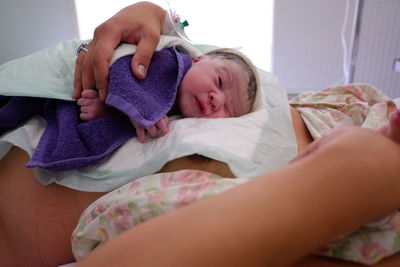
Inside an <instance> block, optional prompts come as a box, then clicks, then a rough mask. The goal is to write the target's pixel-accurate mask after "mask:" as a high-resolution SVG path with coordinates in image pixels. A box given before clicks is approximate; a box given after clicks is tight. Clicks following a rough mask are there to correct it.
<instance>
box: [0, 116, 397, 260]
mask: <svg viewBox="0 0 400 267" xmlns="http://www.w3.org/2000/svg"><path fill="white" fill-rule="evenodd" d="M292 112H293V126H294V129H295V130H296V137H297V140H298V143H299V148H300V150H301V149H303V147H304V145H305V144H307V143H308V142H309V139H310V136H309V133H308V132H304V129H305V127H304V123H303V122H302V120H300V121H299V118H300V117H298V116H296V114H297V111H295V110H292ZM297 115H298V114H297ZM302 144H303V145H302ZM27 161H28V155H27V154H26V153H25V152H24V151H23V150H21V149H19V148H16V147H14V148H13V149H12V150H11V151H10V152H9V153H8V154H7V155H6V157H5V158H3V159H2V160H1V161H0V173H1V175H2V177H1V179H0V203H1V204H0V265H1V266H16V267H18V266H21V267H22V266H24V267H26V266H49V267H50V266H51V267H53V266H56V265H60V264H65V263H68V262H72V261H74V259H73V257H72V253H71V250H70V240H69V239H70V235H71V233H72V231H73V229H74V227H75V225H76V222H77V220H78V218H79V215H80V214H81V212H82V211H83V210H84V209H85V208H86V207H87V206H88V205H89V204H90V203H92V202H93V201H94V200H96V199H97V198H99V197H100V196H101V195H103V193H88V192H79V191H75V190H71V189H68V188H65V187H62V186H58V185H55V184H53V185H49V186H43V185H41V184H39V183H38V182H37V181H36V179H35V177H34V174H33V172H32V170H31V169H27V168H25V167H23V166H24V164H25V163H26V162H27ZM187 164H190V165H187ZM196 166H200V167H198V168H200V169H204V170H211V171H213V172H216V170H221V166H222V170H225V171H222V172H221V173H220V174H222V175H224V176H225V175H227V176H228V177H229V176H231V173H229V172H228V171H229V169H228V168H227V166H226V165H225V164H224V163H221V162H215V161H209V160H203V161H202V162H201V163H200V164H199V165H197V163H193V160H190V159H188V158H184V159H180V160H176V161H174V162H171V163H169V164H167V165H166V166H165V170H168V171H172V170H177V169H184V168H196ZM16 251H18V253H15V252H16ZM20 255H24V257H21V256H20ZM390 261H395V262H398V263H400V256H395V257H394V259H393V260H391V259H388V260H387V262H390ZM384 262H386V261H384ZM299 264H300V263H299ZM301 264H302V265H301ZM301 264H300V265H299V266H324V265H322V264H327V265H326V266H352V265H349V264H348V263H343V264H342V263H341V262H339V263H337V264H336V263H335V262H333V261H330V260H328V259H324V258H317V257H310V258H307V259H305V260H304V261H303V262H302V263H301ZM312 264H314V265H312ZM382 264H384V263H382ZM355 266H357V265H355ZM378 266H380V265H378ZM382 266H388V265H382Z"/></svg>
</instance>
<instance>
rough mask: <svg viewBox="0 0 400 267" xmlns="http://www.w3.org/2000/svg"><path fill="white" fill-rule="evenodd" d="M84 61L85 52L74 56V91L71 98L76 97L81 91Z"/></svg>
mask: <svg viewBox="0 0 400 267" xmlns="http://www.w3.org/2000/svg"><path fill="white" fill-rule="evenodd" d="M84 61H85V53H80V54H79V55H78V56H77V58H76V64H75V72H74V91H73V93H72V98H74V99H78V98H79V97H81V93H82V90H83V88H82V64H83V62H84Z"/></svg>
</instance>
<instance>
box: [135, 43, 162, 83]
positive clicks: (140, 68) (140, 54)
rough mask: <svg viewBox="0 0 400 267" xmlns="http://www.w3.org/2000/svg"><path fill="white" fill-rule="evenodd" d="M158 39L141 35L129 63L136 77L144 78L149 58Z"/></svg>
mask: <svg viewBox="0 0 400 267" xmlns="http://www.w3.org/2000/svg"><path fill="white" fill-rule="evenodd" d="M158 41H159V38H155V39H154V38H149V37H142V39H141V40H140V41H139V43H138V45H137V48H136V52H135V55H134V56H133V58H132V63H131V67H132V71H133V74H134V75H135V76H136V77H137V78H139V79H144V78H145V77H146V74H147V70H148V67H149V64H150V60H151V57H152V56H153V52H154V50H155V48H156V47H157V44H158Z"/></svg>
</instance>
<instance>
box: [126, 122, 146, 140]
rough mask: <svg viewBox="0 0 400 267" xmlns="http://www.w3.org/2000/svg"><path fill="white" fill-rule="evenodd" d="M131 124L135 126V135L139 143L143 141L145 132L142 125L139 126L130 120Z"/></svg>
mask: <svg viewBox="0 0 400 267" xmlns="http://www.w3.org/2000/svg"><path fill="white" fill-rule="evenodd" d="M130 121H131V123H132V125H133V126H134V127H135V130H136V137H137V139H138V140H139V142H140V143H144V142H146V134H145V131H144V128H143V127H142V126H140V125H139V124H137V123H136V122H135V121H134V120H132V119H131V120H130Z"/></svg>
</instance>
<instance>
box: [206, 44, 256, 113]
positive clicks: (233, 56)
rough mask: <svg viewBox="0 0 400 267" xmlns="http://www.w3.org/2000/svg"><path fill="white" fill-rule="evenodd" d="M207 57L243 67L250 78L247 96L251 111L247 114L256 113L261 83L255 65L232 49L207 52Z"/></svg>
mask: <svg viewBox="0 0 400 267" xmlns="http://www.w3.org/2000/svg"><path fill="white" fill-rule="evenodd" d="M206 55H207V56H209V57H211V58H220V59H224V60H229V61H233V62H236V63H237V64H238V65H239V66H240V67H241V69H242V70H243V71H244V73H245V74H246V76H247V78H248V83H247V96H248V101H249V110H248V111H247V112H246V114H247V113H249V112H251V111H254V107H255V101H256V98H257V95H258V93H259V92H258V91H259V90H260V82H259V78H258V71H257V68H256V67H255V66H254V65H253V63H252V62H251V61H250V59H249V58H248V57H247V56H245V55H244V54H243V53H241V52H239V51H238V50H235V49H231V48H219V49H214V50H211V51H209V52H207V53H206ZM243 115H244V114H243Z"/></svg>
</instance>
